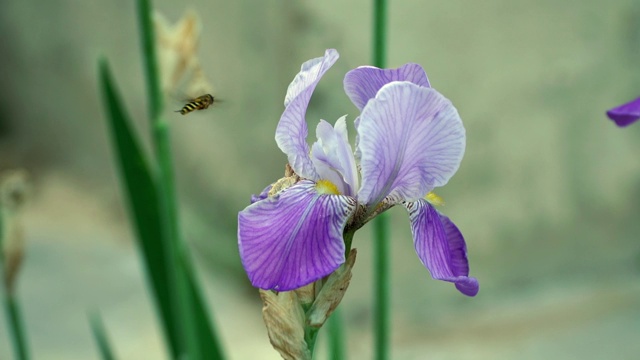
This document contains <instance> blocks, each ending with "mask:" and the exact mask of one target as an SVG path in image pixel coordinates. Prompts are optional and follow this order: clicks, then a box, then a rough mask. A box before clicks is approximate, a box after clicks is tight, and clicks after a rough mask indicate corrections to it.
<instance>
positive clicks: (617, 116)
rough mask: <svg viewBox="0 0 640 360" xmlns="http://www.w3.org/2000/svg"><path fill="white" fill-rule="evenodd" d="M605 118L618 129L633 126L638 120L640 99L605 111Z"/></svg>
mask: <svg viewBox="0 0 640 360" xmlns="http://www.w3.org/2000/svg"><path fill="white" fill-rule="evenodd" d="M607 116H608V117H609V118H610V119H611V120H613V121H614V122H615V123H616V125H618V126H620V127H625V126H629V125H631V124H633V123H634V122H636V121H638V119H640V98H637V99H635V100H633V101H629V102H628V103H626V104H622V105H620V106H617V107H614V108H613V109H611V110H609V111H607Z"/></svg>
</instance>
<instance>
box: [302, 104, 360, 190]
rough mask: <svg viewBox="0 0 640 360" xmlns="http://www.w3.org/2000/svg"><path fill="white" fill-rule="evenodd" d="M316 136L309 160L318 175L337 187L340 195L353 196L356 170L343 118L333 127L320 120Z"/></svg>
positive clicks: (355, 184)
mask: <svg viewBox="0 0 640 360" xmlns="http://www.w3.org/2000/svg"><path fill="white" fill-rule="evenodd" d="M316 134H317V137H318V141H316V142H315V143H314V144H313V146H312V148H311V159H312V161H313V163H314V165H315V167H316V171H317V172H318V175H319V176H320V177H321V178H323V179H327V180H330V181H331V182H333V183H334V184H336V185H338V187H339V188H340V192H341V193H342V194H345V195H349V196H355V194H356V189H357V187H358V172H357V171H358V170H357V168H356V160H355V158H354V157H353V150H352V149H351V145H349V138H348V135H347V125H346V122H345V116H343V117H341V118H339V119H338V120H337V121H336V125H335V127H332V126H331V124H329V123H328V122H326V121H324V120H320V123H319V124H318V127H317V130H316Z"/></svg>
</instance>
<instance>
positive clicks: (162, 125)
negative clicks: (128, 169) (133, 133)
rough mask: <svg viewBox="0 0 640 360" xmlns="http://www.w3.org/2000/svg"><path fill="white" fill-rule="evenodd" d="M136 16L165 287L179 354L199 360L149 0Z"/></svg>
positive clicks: (142, 3) (140, 4) (141, 0)
mask: <svg viewBox="0 0 640 360" xmlns="http://www.w3.org/2000/svg"><path fill="white" fill-rule="evenodd" d="M137 5H138V19H139V26H140V34H141V41H142V50H143V51H142V53H143V54H142V55H143V61H144V71H145V75H146V79H147V94H148V103H149V120H150V123H151V129H152V139H153V145H154V150H155V155H156V161H157V165H158V166H157V173H156V180H157V182H158V199H159V202H160V212H161V215H162V219H163V225H164V228H163V229H162V231H163V233H164V236H163V237H162V242H163V244H162V246H165V249H166V251H167V254H168V255H169V261H168V262H167V271H168V282H169V283H168V284H167V285H168V287H169V289H170V294H171V299H170V301H169V302H170V304H171V308H172V314H173V316H174V321H175V322H174V323H175V324H176V325H177V326H178V330H177V331H176V334H177V337H178V339H177V342H178V347H179V349H180V350H178V351H179V353H180V354H179V355H180V356H186V357H187V358H188V359H190V360H199V359H202V354H200V346H199V344H198V339H199V337H198V336H197V335H198V334H197V331H198V330H197V326H196V319H195V317H194V316H195V315H194V314H195V312H194V310H193V306H192V305H193V302H192V301H191V297H190V293H189V279H188V278H187V276H188V274H187V272H186V271H185V269H184V266H183V263H182V259H183V258H184V257H185V253H184V249H183V246H184V245H183V242H182V241H181V238H180V229H179V221H178V215H177V211H176V209H177V206H176V196H175V186H174V176H173V160H172V157H171V141H170V140H171V139H170V136H169V124H168V122H167V121H166V119H165V118H164V117H163V116H162V112H163V110H164V103H163V97H162V92H161V90H160V77H159V73H158V63H157V56H156V49H155V34H154V31H153V23H152V21H151V9H152V7H151V0H138V1H137Z"/></svg>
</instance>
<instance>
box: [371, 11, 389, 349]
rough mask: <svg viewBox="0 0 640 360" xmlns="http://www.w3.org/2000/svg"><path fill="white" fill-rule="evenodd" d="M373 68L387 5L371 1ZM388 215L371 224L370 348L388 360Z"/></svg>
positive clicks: (382, 54) (383, 47) (379, 57)
mask: <svg viewBox="0 0 640 360" xmlns="http://www.w3.org/2000/svg"><path fill="white" fill-rule="evenodd" d="M373 13H374V20H373V65H374V66H377V67H379V68H384V67H386V65H387V64H386V56H387V1H386V0H374V11H373ZM388 223H389V219H388V215H387V214H385V213H383V214H380V215H378V216H377V217H376V218H375V219H374V221H373V234H374V235H373V236H374V250H373V251H374V275H373V276H374V286H375V288H374V296H373V298H374V305H373V307H374V310H373V312H374V314H373V317H374V344H375V350H374V354H375V358H376V359H377V360H386V359H388V358H389V323H390V322H389V305H390V304H389V303H390V299H389V298H390V292H389V288H390V284H389V267H390V266H389V229H388Z"/></svg>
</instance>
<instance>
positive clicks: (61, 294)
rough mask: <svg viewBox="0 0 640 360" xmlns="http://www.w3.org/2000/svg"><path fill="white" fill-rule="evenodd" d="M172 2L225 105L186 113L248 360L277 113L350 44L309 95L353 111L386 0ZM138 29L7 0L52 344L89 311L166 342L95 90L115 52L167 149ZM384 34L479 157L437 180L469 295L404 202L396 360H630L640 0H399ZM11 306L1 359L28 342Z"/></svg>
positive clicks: (29, 309) (327, 107)
mask: <svg viewBox="0 0 640 360" xmlns="http://www.w3.org/2000/svg"><path fill="white" fill-rule="evenodd" d="M154 5H155V8H156V10H158V11H159V12H161V13H163V14H164V15H165V16H166V17H167V19H168V20H169V21H170V22H171V23H173V22H176V21H177V20H178V19H179V18H180V17H181V16H182V15H183V13H184V12H185V10H186V9H187V8H189V7H190V8H193V9H196V11H197V13H198V15H199V16H200V18H201V20H202V26H203V31H202V36H201V39H200V48H199V52H198V54H199V57H200V62H201V64H202V67H203V69H204V71H205V73H206V75H207V76H208V78H209V79H210V80H211V82H212V84H213V87H214V95H215V96H217V97H220V98H222V99H224V102H223V103H221V104H220V105H219V106H217V105H216V106H214V108H210V109H208V110H206V111H201V112H196V113H193V114H190V115H189V116H186V117H183V116H181V115H179V114H175V113H167V116H168V118H169V119H170V121H171V125H172V140H173V150H174V156H175V163H176V167H177V169H176V176H177V179H176V182H177V186H178V190H179V198H180V204H181V205H180V206H181V219H182V223H183V229H184V234H185V238H186V239H187V241H188V242H189V244H190V246H191V248H192V250H193V252H194V253H195V254H196V260H197V263H198V269H199V276H200V279H201V281H202V283H203V284H204V285H206V287H207V290H208V291H207V299H208V302H209V304H210V308H211V309H212V313H213V317H214V318H215V319H216V320H217V327H218V329H219V333H220V334H221V336H222V341H223V343H224V347H225V350H226V352H227V354H228V355H229V358H230V359H278V358H279V355H278V354H277V353H276V352H275V351H274V350H272V349H271V346H270V344H269V340H268V337H267V334H266V331H265V328H264V325H263V324H262V318H261V312H260V310H261V303H260V301H259V298H258V295H257V291H255V290H254V289H253V288H251V286H250V285H249V283H248V280H247V279H246V275H245V274H244V272H243V269H242V267H241V265H240V262H239V257H238V253H237V239H236V219H237V212H238V211H240V210H241V209H243V208H244V207H245V206H246V205H247V204H248V202H249V197H250V195H251V194H252V193H258V192H259V191H260V190H262V189H263V188H264V186H266V185H267V184H269V183H271V182H273V181H275V180H276V179H278V178H280V177H281V176H282V174H283V171H284V164H285V161H286V157H285V156H284V154H282V153H281V152H280V150H279V149H278V148H277V146H276V144H275V141H274V130H275V126H276V124H277V122H278V119H279V117H280V115H281V113H282V110H283V101H284V94H285V92H286V87H287V85H288V84H289V82H290V81H291V80H292V79H293V77H294V75H295V74H296V73H297V72H298V70H299V67H300V64H301V63H302V62H304V61H305V60H307V59H310V58H313V57H318V56H321V55H322V54H323V52H324V50H325V49H326V48H336V49H338V51H339V52H340V54H341V59H340V60H339V61H338V63H337V64H336V65H335V66H334V67H333V68H332V69H331V70H330V71H329V72H328V74H327V75H326V76H325V77H324V78H323V80H322V81H321V82H320V85H319V87H318V89H317V90H316V92H315V94H314V97H313V99H312V103H311V106H310V109H309V112H308V114H307V119H308V120H309V124H310V128H311V130H313V128H314V127H315V124H316V123H317V121H318V120H319V119H320V118H322V119H326V120H328V121H330V122H334V121H335V120H336V119H337V118H338V117H340V116H342V115H344V114H348V118H347V119H348V120H353V119H354V118H355V117H356V116H357V110H356V108H355V107H354V106H353V105H352V104H351V103H350V102H349V100H348V99H347V97H346V96H345V94H344V91H343V90H342V78H343V76H344V74H345V73H346V72H347V71H348V70H349V69H351V68H354V67H356V66H359V65H365V64H369V63H370V58H371V55H370V53H371V15H372V10H371V9H372V6H371V2H370V1H363V0H356V1H349V2H344V1H338V0H327V1H323V2H311V1H292V0H289V1H275V0H268V1H217V0H216V1H201V0H195V1H191V2H188V3H185V2H170V1H166V0H158V1H155V2H154ZM137 30H138V28H137V23H136V18H135V6H134V4H133V2H131V1H124V0H115V1H100V2H98V1H73V0H59V1H55V2H36V1H16V0H8V1H2V2H0V53H1V54H2V56H1V57H0V81H1V83H0V91H1V95H2V96H0V172H3V171H6V170H9V169H16V168H19V169H25V170H26V171H28V173H29V175H30V189H31V191H30V192H29V195H30V196H29V199H28V200H29V201H28V203H27V205H26V206H25V208H24V211H23V213H22V221H23V224H24V228H25V249H24V251H25V260H24V264H23V267H22V270H21V272H20V273H19V278H18V283H17V293H18V296H19V298H20V300H21V303H22V307H23V309H22V310H23V315H24V317H25V325H26V330H27V332H28V338H29V343H30V345H31V349H32V355H33V358H34V359H97V358H98V352H97V349H96V347H95V344H94V342H93V339H92V338H91V332H90V328H89V325H88V321H87V312H88V311H91V310H99V311H100V313H101V314H102V316H103V318H104V322H105V325H106V327H107V331H108V333H109V335H110V339H111V341H112V343H113V345H114V347H115V349H116V352H117V354H118V355H119V357H120V358H122V359H166V358H167V356H166V354H165V350H164V348H163V345H162V339H161V335H160V332H159V330H158V329H159V325H158V321H157V319H156V318H155V309H154V307H153V304H152V302H151V298H150V296H149V294H148V292H147V289H146V283H145V277H144V273H143V272H142V267H141V263H140V258H139V255H138V253H137V250H136V245H135V242H134V240H133V235H132V231H131V226H130V223H129V221H128V216H127V211H126V208H125V206H124V201H123V196H122V193H121V188H120V184H119V180H118V173H117V168H116V164H115V162H114V158H113V154H112V149H111V148H110V139H109V137H108V135H109V134H108V128H107V123H106V117H105V114H104V109H103V107H102V103H101V97H100V93H99V89H98V85H97V59H98V57H99V56H100V55H104V56H106V57H107V58H108V60H109V62H110V65H111V66H112V70H113V72H114V76H115V78H116V82H117V84H118V87H119V88H120V90H121V92H122V94H123V96H124V100H125V103H126V105H127V106H128V110H129V112H130V113H131V115H132V117H133V118H135V119H136V121H137V122H136V124H135V126H136V128H137V130H138V131H139V133H140V134H142V135H144V137H145V139H146V141H147V145H149V143H148V140H149V139H148V137H147V134H148V128H147V124H146V121H145V119H146V111H147V104H146V103H145V83H144V76H143V73H142V65H141V55H140V54H141V52H140V43H139V35H138V31H137ZM388 41H389V42H388V43H389V48H388V65H389V66H390V67H397V66H400V65H402V64H404V63H407V62H416V63H419V64H421V65H423V67H424V68H425V69H426V71H427V73H428V75H429V78H430V80H431V84H432V86H433V87H434V88H436V89H437V90H439V91H440V92H441V93H443V94H444V95H445V96H446V97H448V98H449V99H451V100H452V101H453V103H454V105H455V106H456V107H457V108H458V110H459V112H460V114H461V116H462V119H463V121H464V124H465V127H466V129H467V136H468V140H467V150H466V156H465V158H464V160H463V162H462V165H461V167H460V170H459V171H458V173H457V174H456V176H454V177H453V179H452V180H451V181H450V182H449V184H448V185H447V186H446V187H444V188H442V189H440V190H439V191H438V194H439V195H441V196H442V197H443V198H444V199H445V200H446V202H447V205H446V206H445V207H444V208H441V209H440V210H441V211H442V212H443V213H445V214H446V215H448V216H449V217H450V218H451V219H452V220H454V221H455V222H456V224H457V225H458V226H459V227H460V229H461V230H462V232H463V233H464V235H465V237H466V240H467V246H468V251H469V259H470V266H471V275H473V276H475V277H477V278H478V279H479V280H480V284H481V288H480V293H479V294H478V296H477V297H476V298H466V297H464V296H463V295H461V294H459V293H458V292H457V291H456V290H455V288H454V287H453V286H451V285H450V284H447V283H441V282H437V281H433V280H431V278H430V275H429V273H428V272H427V270H426V269H424V268H423V267H422V265H421V264H420V262H419V260H418V258H417V257H416V255H415V252H414V250H413V246H412V242H411V233H410V229H409V223H408V220H407V219H408V218H407V216H406V213H405V211H404V210H402V209H392V210H391V211H390V214H391V219H392V239H393V245H392V252H393V253H392V268H393V272H392V279H393V280H392V281H393V283H392V291H393V295H392V301H393V312H392V324H393V330H392V342H393V350H392V351H393V356H392V358H393V359H427V358H428V359H541V358H545V359H568V358H582V359H604V358H609V359H635V358H636V356H637V354H638V353H640V342H639V341H638V339H640V281H639V280H640V236H639V235H640V222H639V221H638V217H637V215H638V213H639V212H640V201H639V199H640V162H639V161H638V157H637V154H638V152H639V151H640V124H636V125H632V126H631V127H629V128H626V129H620V128H617V127H616V126H615V125H614V124H613V123H612V122H611V121H609V120H608V119H606V117H605V114H604V112H605V111H606V110H607V109H608V108H611V107H613V106H616V105H618V104H620V103H623V102H626V101H629V100H632V99H633V98H635V97H637V96H639V95H640V3H638V2H637V1H633V0H617V1H609V2H603V1H596V0H580V1H578V0H572V1H563V2H558V1H552V0H540V1H536V2H514V1H508V0H486V1H481V2H471V1H463V0H449V1H417V0H413V1H409V0H407V1H392V2H390V5H389V38H388ZM181 105H182V104H181V103H176V104H175V105H169V106H168V107H169V109H172V106H173V107H175V109H174V110H178V109H179V108H180V107H181ZM350 124H351V123H350ZM350 131H351V136H353V135H354V130H353V127H352V125H350ZM312 134H313V133H312ZM147 149H149V147H148V146H147ZM354 245H355V247H356V248H358V256H359V258H358V261H357V263H356V266H355V269H354V270H355V272H354V276H353V279H352V283H351V286H350V288H349V291H348V292H347V294H346V296H345V299H344V301H343V303H342V305H341V307H342V310H343V314H344V317H345V322H346V324H348V329H347V332H346V336H347V343H348V349H349V353H350V355H351V356H350V358H352V359H367V358H371V349H372V341H373V340H372V337H371V328H372V320H371V317H370V312H371V311H370V310H371V306H372V299H371V295H372V283H371V281H372V278H371V267H372V259H371V233H370V227H365V228H364V229H363V230H362V231H360V232H358V234H357V235H356V237H355V239H354ZM5 320H6V319H5V317H4V313H3V314H0V324H1V326H0V359H10V358H11V356H12V352H11V347H10V343H9V340H8V336H7V328H6V327H5V325H6V321H5ZM320 342H321V343H322V338H321V339H320ZM317 349H318V351H319V353H320V354H319V355H322V353H323V350H324V349H323V346H322V345H319V346H318V347H317ZM319 358H321V357H319Z"/></svg>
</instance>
